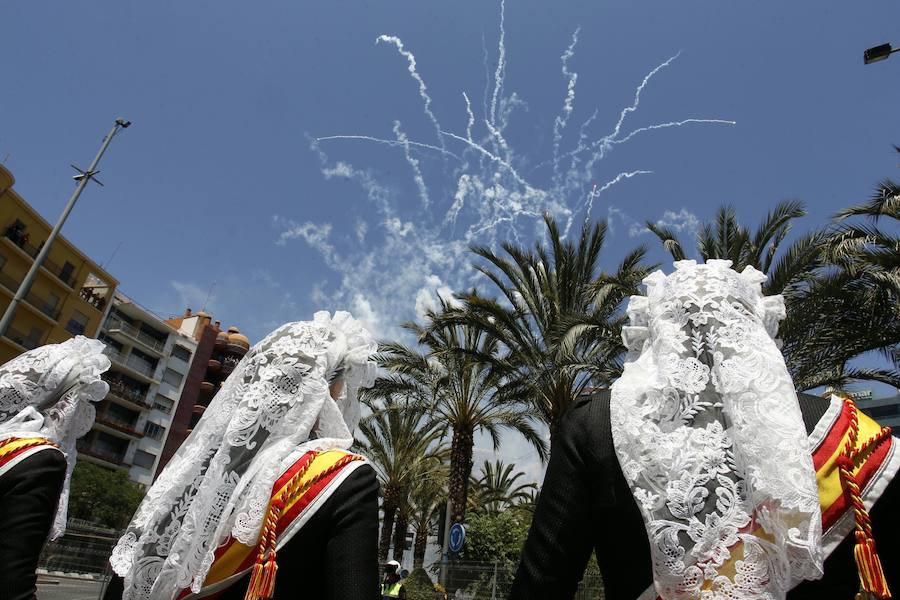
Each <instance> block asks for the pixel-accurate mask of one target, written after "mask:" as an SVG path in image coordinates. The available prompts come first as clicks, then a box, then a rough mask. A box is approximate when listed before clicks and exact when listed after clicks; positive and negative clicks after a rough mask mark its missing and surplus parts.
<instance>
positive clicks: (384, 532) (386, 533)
mask: <svg viewBox="0 0 900 600" xmlns="http://www.w3.org/2000/svg"><path fill="white" fill-rule="evenodd" d="M382 509H383V510H384V519H383V520H382V521H381V539H380V540H379V541H378V560H379V561H381V562H386V561H387V557H388V549H389V548H390V547H391V533H393V531H394V517H395V516H396V514H397V504H396V502H395V501H394V500H393V498H392V494H391V491H390V490H385V492H384V502H383V505H382Z"/></svg>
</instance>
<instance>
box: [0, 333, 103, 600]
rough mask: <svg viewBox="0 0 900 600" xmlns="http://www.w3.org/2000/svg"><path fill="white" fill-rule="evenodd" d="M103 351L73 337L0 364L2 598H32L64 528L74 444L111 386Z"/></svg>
mask: <svg viewBox="0 0 900 600" xmlns="http://www.w3.org/2000/svg"><path fill="white" fill-rule="evenodd" d="M103 348H104V345H103V344H102V343H101V342H98V341H97V340H91V339H88V338H85V337H82V336H77V337H75V338H73V339H70V340H67V341H65V342H63V343H61V344H48V345H46V346H41V347H40V348H35V349H34V350H29V351H28V352H26V353H24V354H22V355H20V356H18V357H16V358H14V359H13V360H11V361H9V362H8V363H6V364H4V365H3V366H0V540H2V541H0V565H2V567H0V599H2V600H33V599H34V598H35V594H36V592H37V575H36V573H35V570H36V569H37V565H38V558H39V557H40V554H41V550H42V549H43V547H44V544H45V543H46V542H47V541H48V539H49V540H54V539H56V538H58V537H59V536H61V535H62V534H63V533H64V532H65V529H66V514H67V509H68V504H69V480H70V478H71V476H72V469H73V468H74V467H75V459H76V457H77V452H76V450H75V442H76V440H77V439H78V438H79V437H81V436H83V435H84V434H85V433H87V432H88V431H89V430H90V428H91V425H92V424H93V423H94V414H95V413H94V407H93V405H92V403H93V402H98V401H100V400H102V399H103V398H104V397H105V396H106V393H107V392H108V391H109V386H108V385H107V384H106V382H105V381H103V380H102V379H101V378H100V375H101V374H102V373H103V372H104V371H106V370H107V369H109V366H110V363H109V359H108V358H106V356H105V355H104V354H103Z"/></svg>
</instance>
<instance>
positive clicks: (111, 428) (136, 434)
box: [95, 414, 144, 440]
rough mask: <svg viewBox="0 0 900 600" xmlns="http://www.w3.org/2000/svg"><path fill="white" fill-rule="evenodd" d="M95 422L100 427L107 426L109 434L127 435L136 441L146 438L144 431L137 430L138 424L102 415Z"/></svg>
mask: <svg viewBox="0 0 900 600" xmlns="http://www.w3.org/2000/svg"><path fill="white" fill-rule="evenodd" d="M95 421H96V423H97V424H98V425H103V426H105V427H106V429H107V432H108V433H112V434H114V435H115V434H116V433H120V434H125V436H126V437H129V438H132V439H136V440H139V439H141V438H142V437H144V433H143V432H142V431H138V430H137V429H135V425H136V423H131V422H129V421H126V420H125V419H121V418H119V417H116V416H114V415H110V414H100V415H97V417H96V419H95Z"/></svg>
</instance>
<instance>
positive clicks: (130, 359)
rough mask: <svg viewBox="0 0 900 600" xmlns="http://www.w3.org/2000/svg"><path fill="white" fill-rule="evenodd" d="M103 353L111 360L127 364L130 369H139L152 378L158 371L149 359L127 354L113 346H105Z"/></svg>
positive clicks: (142, 373)
mask: <svg viewBox="0 0 900 600" xmlns="http://www.w3.org/2000/svg"><path fill="white" fill-rule="evenodd" d="M103 354H105V355H107V356H108V357H109V358H110V359H111V360H114V361H116V362H117V363H119V364H120V365H125V366H126V367H128V368H129V369H131V370H133V371H137V372H138V373H140V374H141V375H144V376H145V377H149V378H150V379H153V375H154V373H155V372H156V367H155V366H153V365H151V364H150V363H148V362H147V361H145V360H142V359H140V358H138V357H137V356H135V355H133V354H129V355H128V356H126V355H124V354H122V353H121V352H119V351H118V350H116V349H115V348H113V347H112V346H107V347H106V348H104V350H103Z"/></svg>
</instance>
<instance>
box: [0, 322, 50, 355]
mask: <svg viewBox="0 0 900 600" xmlns="http://www.w3.org/2000/svg"><path fill="white" fill-rule="evenodd" d="M6 337H8V338H9V339H11V340H12V341H14V342H15V343H17V344H18V345H20V346H22V347H23V348H25V349H26V350H34V349H35V348H37V347H38V346H40V345H42V344H43V343H44V337H45V336H44V335H41V337H39V338H37V339H35V338H33V337H28V336H26V335H25V334H24V333H22V332H21V331H17V330H15V329H13V328H12V327H10V328H9V329H7V330H6Z"/></svg>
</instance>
